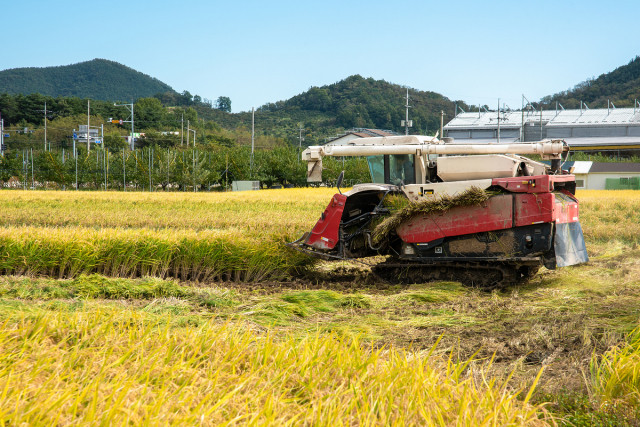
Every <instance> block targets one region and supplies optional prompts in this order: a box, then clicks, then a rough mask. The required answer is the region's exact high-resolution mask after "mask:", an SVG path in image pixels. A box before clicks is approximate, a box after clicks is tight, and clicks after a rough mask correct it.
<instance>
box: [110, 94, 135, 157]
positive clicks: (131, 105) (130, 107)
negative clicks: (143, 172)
mask: <svg viewBox="0 0 640 427" xmlns="http://www.w3.org/2000/svg"><path fill="white" fill-rule="evenodd" d="M113 106H114V107H127V109H128V110H129V111H130V112H131V117H130V118H131V120H123V121H122V123H131V140H130V141H129V148H131V150H134V149H135V148H136V145H135V141H134V138H133V129H134V127H133V102H132V103H131V104H113ZM122 123H121V124H122Z"/></svg>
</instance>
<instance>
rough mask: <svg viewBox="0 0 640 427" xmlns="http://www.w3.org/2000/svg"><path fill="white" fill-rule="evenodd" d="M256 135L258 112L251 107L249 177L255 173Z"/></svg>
mask: <svg viewBox="0 0 640 427" xmlns="http://www.w3.org/2000/svg"><path fill="white" fill-rule="evenodd" d="M255 135H256V110H255V109H254V108H253V107H251V159H250V161H249V177H250V178H251V175H252V173H253V150H254V148H255Z"/></svg>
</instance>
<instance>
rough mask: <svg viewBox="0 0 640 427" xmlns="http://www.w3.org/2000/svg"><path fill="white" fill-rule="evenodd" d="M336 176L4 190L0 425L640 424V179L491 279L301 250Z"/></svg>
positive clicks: (586, 202)
mask: <svg viewBox="0 0 640 427" xmlns="http://www.w3.org/2000/svg"><path fill="white" fill-rule="evenodd" d="M333 192H334V191H333V190H331V189H304V190H301V189H292V190H288V189H287V190H270V191H260V192H243V193H226V194H224V193H220V194H216V193H206V194H205V193H125V194H123V193H109V192H91V193H88V192H71V191H69V192H29V191H5V192H0V199H2V200H1V202H2V206H3V210H2V215H0V272H2V273H3V275H2V276H0V325H1V326H0V349H1V350H0V423H2V424H3V425H13V424H23V423H25V424H36V425H38V424H60V425H70V424H71V425H73V424H82V425H85V424H124V423H131V424H136V425H137V424H169V423H171V424H190V425H191V424H203V425H235V424H242V425H244V424H270V425H281V424H285V425H287V424H296V425H298V424H312V425H327V424H340V425H362V424H365V425H387V424H394V425H399V424H403V425H404V424H420V425H468V426H475V425H585V426H586V425H594V424H599V425H637V424H636V421H635V420H637V419H638V417H640V413H639V412H638V402H640V398H639V397H640V388H639V387H640V386H639V384H640V382H639V380H638V378H640V377H639V376H638V372H640V359H639V358H638V353H639V351H640V350H639V345H640V340H638V338H637V337H638V333H637V331H636V328H638V327H639V326H640V323H639V321H640V311H639V310H638V307H640V249H638V248H637V244H638V240H639V236H640V228H639V227H640V225H639V224H640V195H639V194H638V193H637V192H633V191H582V192H579V193H578V198H579V199H580V202H581V222H582V225H583V229H584V233H585V238H586V241H587V248H588V250H589V253H590V256H591V262H590V263H589V265H586V266H578V267H571V268H566V269H559V270H556V271H548V270H544V269H543V270H542V271H541V272H540V273H539V274H537V275H536V276H535V277H534V278H533V279H532V280H531V282H530V283H528V284H525V285H522V286H519V287H517V288H514V289H510V290H507V291H503V292H493V293H483V292H479V291H477V290H473V289H468V288H464V287H462V286H460V285H459V284H457V283H446V282H445V283H433V284H420V285H412V286H410V287H402V286H390V285H383V284H378V283H372V282H371V278H370V277H369V276H367V275H366V272H363V271H362V269H361V268H360V267H358V266H353V265H348V264H345V263H338V264H326V263H321V264H317V263H315V262H314V261H313V260H310V259H308V258H307V257H305V256H302V255H300V254H298V253H295V252H290V251H288V250H287V249H286V247H284V242H286V241H291V240H293V239H295V238H297V237H299V236H300V235H301V234H302V233H303V232H304V231H308V230H309V229H310V228H311V227H312V226H313V225H314V224H315V221H316V220H317V218H318V216H319V214H320V212H321V211H322V210H323V209H324V208H325V207H326V204H327V203H328V201H329V199H330V197H331V195H332V194H333ZM634 331H635V332H634Z"/></svg>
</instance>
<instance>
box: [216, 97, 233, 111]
mask: <svg viewBox="0 0 640 427" xmlns="http://www.w3.org/2000/svg"><path fill="white" fill-rule="evenodd" d="M216 109H218V110H220V111H225V112H227V113H230V112H231V98H229V97H228V96H219V97H218V99H217V100H216Z"/></svg>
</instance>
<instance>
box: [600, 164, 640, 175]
mask: <svg viewBox="0 0 640 427" xmlns="http://www.w3.org/2000/svg"><path fill="white" fill-rule="evenodd" d="M607 172H609V173H611V172H613V173H640V163H631V162H626V163H623V162H620V163H605V162H593V165H591V169H589V173H607Z"/></svg>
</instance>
